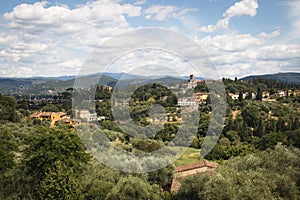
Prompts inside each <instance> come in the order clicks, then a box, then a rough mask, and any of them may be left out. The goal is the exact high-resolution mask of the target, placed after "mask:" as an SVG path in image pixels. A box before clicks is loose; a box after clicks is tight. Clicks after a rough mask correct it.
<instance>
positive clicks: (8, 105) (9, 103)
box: [0, 94, 18, 122]
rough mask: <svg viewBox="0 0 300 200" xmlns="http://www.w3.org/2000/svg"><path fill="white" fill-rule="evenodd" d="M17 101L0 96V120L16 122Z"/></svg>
mask: <svg viewBox="0 0 300 200" xmlns="http://www.w3.org/2000/svg"><path fill="white" fill-rule="evenodd" d="M16 107H17V101H16V99H15V98H14V97H9V96H2V94H0V120H8V121H11V122H17V121H18V119H17V113H16Z"/></svg>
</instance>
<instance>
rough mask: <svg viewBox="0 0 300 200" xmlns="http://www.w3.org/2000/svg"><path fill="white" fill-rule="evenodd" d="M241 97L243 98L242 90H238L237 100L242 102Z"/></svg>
mask: <svg viewBox="0 0 300 200" xmlns="http://www.w3.org/2000/svg"><path fill="white" fill-rule="evenodd" d="M243 99H244V97H243V92H242V91H241V90H240V92H239V102H242V101H243Z"/></svg>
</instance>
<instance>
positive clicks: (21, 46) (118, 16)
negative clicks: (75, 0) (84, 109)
mask: <svg viewBox="0 0 300 200" xmlns="http://www.w3.org/2000/svg"><path fill="white" fill-rule="evenodd" d="M140 15H141V7H140V6H136V5H131V4H126V3H122V2H119V1H111V0H99V1H93V2H88V3H86V4H83V5H79V6H78V7H76V8H74V9H71V8H69V7H68V6H66V5H61V4H60V5H58V4H55V5H53V4H51V3H49V2H46V1H43V2H36V3H33V4H20V5H17V6H16V7H14V9H13V10H12V11H11V12H8V13H5V14H4V15H3V19H4V20H6V21H5V22H6V23H7V28H8V30H9V31H3V32H0V46H1V50H0V62H1V63H0V67H1V68H3V67H4V66H15V67H16V66H18V67H19V68H21V67H23V68H24V69H28V70H23V71H24V73H23V76H27V73H32V74H33V75H45V76H47V75H49V74H50V73H51V75H61V74H76V73H77V70H78V69H79V66H80V65H81V64H82V63H83V61H84V59H85V58H86V57H87V56H88V54H89V53H90V52H91V51H92V50H93V48H94V47H95V46H98V45H99V44H101V43H102V42H103V41H104V40H105V39H107V38H108V37H110V36H112V35H114V34H118V33H120V32H123V31H126V30H130V26H129V23H128V22H127V18H128V17H138V16H140ZM29 69H31V70H29ZM50 69H51V70H52V71H49V70H50ZM11 70H13V69H11ZM11 70H10V69H7V70H6V72H7V71H10V72H12V71H11ZM4 71H5V70H1V72H0V76H1V75H4V73H6V72H4ZM5 75H7V74H5ZM9 75H10V76H19V74H18V73H15V74H14V73H11V74H9ZM20 75H21V74H20Z"/></svg>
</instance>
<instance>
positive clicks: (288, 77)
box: [240, 72, 300, 84]
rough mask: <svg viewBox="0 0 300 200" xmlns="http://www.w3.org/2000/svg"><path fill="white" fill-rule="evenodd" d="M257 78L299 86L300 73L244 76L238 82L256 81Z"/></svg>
mask: <svg viewBox="0 0 300 200" xmlns="http://www.w3.org/2000/svg"><path fill="white" fill-rule="evenodd" d="M258 78H261V79H272V80H276V81H278V82H288V83H296V84H300V73H295V72H288V73H277V74H265V75H253V76H246V77H244V78H241V79H240V80H245V81H249V80H252V79H258Z"/></svg>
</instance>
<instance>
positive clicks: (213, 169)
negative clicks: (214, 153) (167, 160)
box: [171, 160, 217, 192]
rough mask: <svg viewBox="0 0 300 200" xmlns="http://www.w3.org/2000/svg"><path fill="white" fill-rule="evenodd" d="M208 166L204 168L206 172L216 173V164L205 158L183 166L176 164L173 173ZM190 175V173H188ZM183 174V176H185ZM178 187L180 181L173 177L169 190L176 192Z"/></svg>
mask: <svg viewBox="0 0 300 200" xmlns="http://www.w3.org/2000/svg"><path fill="white" fill-rule="evenodd" d="M204 167H206V168H209V169H205V171H206V172H213V174H215V173H216V169H217V164H216V163H213V162H210V161H207V160H203V161H200V162H197V163H192V164H188V165H183V166H178V167H176V168H175V174H176V173H180V172H185V171H192V170H195V169H199V168H204ZM190 175H192V174H190ZM190 175H185V176H190ZM185 176H183V177H185ZM179 189H180V181H179V179H177V178H176V175H175V178H173V180H172V185H171V192H177V191H178V190H179Z"/></svg>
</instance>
